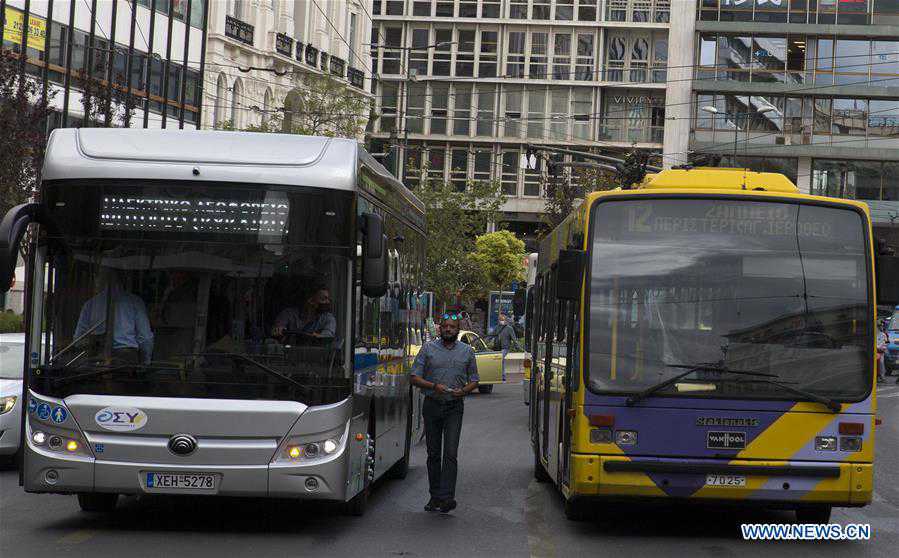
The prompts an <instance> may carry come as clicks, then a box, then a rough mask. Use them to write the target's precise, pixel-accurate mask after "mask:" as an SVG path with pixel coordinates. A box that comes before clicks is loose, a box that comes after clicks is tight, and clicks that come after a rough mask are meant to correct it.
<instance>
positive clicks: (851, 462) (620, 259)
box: [529, 168, 876, 523]
mask: <svg viewBox="0 0 899 558" xmlns="http://www.w3.org/2000/svg"><path fill="white" fill-rule="evenodd" d="M537 262H538V274H537V278H536V284H535V287H534V289H535V302H534V306H533V320H534V323H535V324H536V327H532V328H529V334H530V335H531V339H530V345H529V346H530V347H531V348H532V355H531V356H532V358H533V362H534V366H535V368H534V376H533V381H532V382H531V386H530V388H531V400H532V401H533V404H532V405H531V409H530V434H531V443H532V445H533V448H534V474H535V476H536V478H537V479H538V480H540V481H548V482H553V483H555V484H556V485H557V486H558V487H559V489H560V490H561V492H562V494H563V495H564V498H565V512H566V515H567V516H568V517H569V518H571V519H580V518H582V517H583V516H584V515H585V514H586V513H588V512H589V511H590V508H591V504H593V503H595V502H596V501H597V500H604V499H637V498H645V499H689V500H700V501H702V500H704V501H739V502H740V503H741V504H743V505H745V504H746V503H754V504H758V505H763V506H769V507H785V508H789V509H795V510H796V513H797V516H798V518H799V520H800V521H802V522H808V523H826V522H827V521H828V520H829V517H830V511H831V507H832V506H864V505H866V504H868V503H869V502H870V501H871V495H872V491H873V487H872V485H873V459H874V424H875V418H874V413H875V410H876V409H875V392H874V390H875V382H874V378H875V361H874V354H875V351H874V324H875V319H876V316H875V303H874V272H873V268H874V266H873V250H872V236H871V224H870V218H869V215H868V211H867V206H865V205H864V204H862V203H859V202H855V201H849V200H838V199H830V198H823V197H815V196H808V195H803V194H800V193H799V192H798V190H797V188H796V186H795V185H793V184H792V183H791V182H790V181H789V180H788V179H787V178H786V177H784V176H782V175H779V174H771V173H755V172H750V171H743V170H738V169H700V168H697V169H690V170H667V171H662V172H660V173H658V174H655V175H650V176H649V177H648V178H647V179H646V180H644V182H643V183H642V184H640V185H639V186H637V187H636V188H634V189H631V190H618V191H611V192H601V193H594V194H591V195H589V196H588V198H587V199H586V200H585V203H584V204H583V205H582V206H581V207H580V208H578V209H577V210H576V211H574V212H573V213H572V214H571V215H570V216H569V217H568V218H567V219H566V220H565V221H564V222H563V223H562V224H560V225H559V226H558V227H557V228H556V229H555V230H554V231H553V232H552V233H551V235H549V236H548V237H547V238H545V239H544V241H543V243H542V245H541V246H540V253H539V257H538V260H537Z"/></svg>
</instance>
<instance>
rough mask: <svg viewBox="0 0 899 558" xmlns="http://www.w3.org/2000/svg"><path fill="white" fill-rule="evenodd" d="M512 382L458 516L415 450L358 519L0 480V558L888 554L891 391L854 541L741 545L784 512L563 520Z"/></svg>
mask: <svg viewBox="0 0 899 558" xmlns="http://www.w3.org/2000/svg"><path fill="white" fill-rule="evenodd" d="M526 409H527V408H526V407H525V406H524V405H523V404H522V403H521V388H520V385H505V386H498V387H497V388H496V389H495V390H494V392H493V394H492V395H488V396H474V397H471V398H469V399H468V400H467V401H466V415H465V424H464V427H463V438H462V449H461V463H460V467H461V477H460V483H459V489H458V494H457V498H458V500H459V508H458V509H457V510H456V511H455V512H454V513H452V514H450V515H435V514H428V513H425V512H424V511H422V506H423V505H424V503H425V501H426V500H427V473H426V471H425V468H424V448H423V446H418V447H416V448H415V454H414V460H413V469H412V470H411V471H410V473H409V476H408V477H407V478H406V480H404V481H387V482H384V483H381V484H380V485H379V486H378V487H377V489H376V490H375V492H374V493H373V495H372V498H371V500H370V507H369V509H368V513H367V514H366V515H365V517H363V518H351V517H343V516H341V515H340V514H339V513H338V511H337V510H336V509H334V508H332V507H328V506H322V505H311V504H298V503H296V502H293V501H269V500H251V501H247V500H236V499H235V500H231V499H228V500H223V499H215V498H212V499H206V498H152V499H147V498H144V499H135V498H129V499H127V500H123V501H120V505H119V508H118V510H117V511H116V512H115V513H114V514H112V515H89V514H84V513H82V512H80V511H79V509H78V505H77V502H76V501H75V498H74V497H67V496H50V495H34V494H25V493H24V492H22V490H21V488H19V486H18V485H17V474H16V472H15V471H9V470H7V471H2V472H0V556H2V557H3V558H14V557H18V556H28V557H35V556H40V557H43V556H53V557H57V556H91V557H106V556H109V557H116V558H122V557H126V558H137V557H142V556H153V557H157V556H191V557H197V558H200V557H222V556H224V557H226V558H232V557H238V556H253V557H254V558H261V557H266V556H310V555H316V556H364V557H370V556H423V557H431V556H466V557H467V556H490V557H492V558H496V557H504V556H528V555H530V556H539V557H548V556H559V557H562V556H565V557H574V556H587V555H589V556H603V555H606V556H608V555H613V554H623V553H629V554H632V555H635V556H641V555H661V556H689V557H690V558H699V557H705V556H709V557H714V558H730V557H732V556H753V557H757V556H759V555H761V554H762V553H764V556H765V558H772V557H774V556H789V557H790V558H801V557H803V556H809V557H812V556H818V555H820V553H821V552H822V550H823V551H824V552H827V553H828V555H829V556H852V557H853V558H856V557H859V556H891V557H892V556H895V555H896V548H897V547H899V386H897V385H894V384H892V383H891V384H890V385H889V386H887V387H886V388H884V389H883V390H882V397H881V402H880V411H879V415H880V416H881V417H882V418H883V420H884V424H883V425H882V426H881V427H880V428H879V429H878V432H877V436H878V439H877V460H878V463H879V466H878V468H877V473H876V475H877V476H876V479H875V482H876V487H877V493H876V495H875V499H874V502H873V503H872V504H871V505H870V506H868V507H866V508H862V509H836V510H835V511H834V515H833V520H834V521H836V522H839V523H844V524H845V523H870V524H871V525H872V527H873V530H874V533H873V538H872V540H870V541H867V542H814V543H813V542H805V543H798V542H769V543H757V542H746V541H743V540H742V539H741V537H740V527H739V526H740V523H744V522H753V523H770V522H792V521H793V515H792V514H791V513H788V512H777V511H766V510H754V511H753V510H749V511H727V510H718V509H712V508H707V507H683V506H675V507H660V506H652V507H650V506H645V505H644V506H628V507H625V508H622V507H620V506H616V507H615V508H612V507H610V508H609V509H607V510H604V511H603V512H602V513H601V514H600V515H599V516H598V517H597V519H596V520H594V521H591V522H586V523H572V522H569V521H566V520H565V519H564V516H563V514H562V505H561V500H560V499H559V498H560V497H559V496H558V495H557V494H556V492H555V491H554V490H553V489H552V488H551V487H550V486H548V485H544V484H538V483H536V482H534V481H533V477H532V463H533V461H532V457H531V452H530V448H529V446H528V445H527V442H526V440H527V428H526V423H525V420H526V416H527V410H526Z"/></svg>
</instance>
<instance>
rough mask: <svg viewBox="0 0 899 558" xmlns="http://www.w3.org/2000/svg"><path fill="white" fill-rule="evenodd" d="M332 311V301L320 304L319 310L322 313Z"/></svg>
mask: <svg viewBox="0 0 899 558" xmlns="http://www.w3.org/2000/svg"><path fill="white" fill-rule="evenodd" d="M330 311H331V303H330V302H322V303H321V304H319V305H318V312H319V313H320V314H324V313H326V312H330Z"/></svg>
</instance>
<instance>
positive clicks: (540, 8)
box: [531, 0, 550, 19]
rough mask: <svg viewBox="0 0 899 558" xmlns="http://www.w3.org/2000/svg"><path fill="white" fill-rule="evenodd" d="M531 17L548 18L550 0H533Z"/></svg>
mask: <svg viewBox="0 0 899 558" xmlns="http://www.w3.org/2000/svg"><path fill="white" fill-rule="evenodd" d="M533 4H534V6H533V12H532V13H531V19H549V8H550V5H549V4H550V0H533Z"/></svg>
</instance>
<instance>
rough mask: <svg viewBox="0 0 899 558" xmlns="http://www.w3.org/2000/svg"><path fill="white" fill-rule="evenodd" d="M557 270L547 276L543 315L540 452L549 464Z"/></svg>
mask: <svg viewBox="0 0 899 558" xmlns="http://www.w3.org/2000/svg"><path fill="white" fill-rule="evenodd" d="M555 276H556V274H555V270H551V271H550V272H549V274H548V275H547V281H546V299H545V301H544V304H545V308H546V310H545V312H544V315H543V330H542V331H543V343H542V344H541V345H542V346H543V350H544V355H543V381H542V384H543V387H542V391H543V397H542V401H541V403H540V404H541V411H542V412H543V417H542V419H541V420H540V421H539V424H540V428H541V429H542V430H541V438H540V450H541V452H542V454H541V455H543V458H544V459H546V462H547V463H550V461H549V458H550V456H551V453H550V451H549V442H550V440H549V433H550V430H551V428H550V417H551V416H552V414H551V413H550V407H552V405H551V403H552V383H553V382H552V379H553V374H554V372H555V371H554V366H553V342H554V339H555V327H554V326H555V310H556V289H555Z"/></svg>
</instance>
